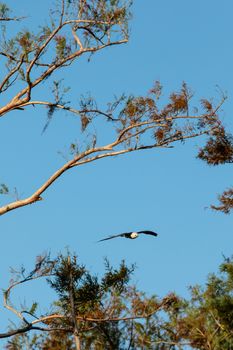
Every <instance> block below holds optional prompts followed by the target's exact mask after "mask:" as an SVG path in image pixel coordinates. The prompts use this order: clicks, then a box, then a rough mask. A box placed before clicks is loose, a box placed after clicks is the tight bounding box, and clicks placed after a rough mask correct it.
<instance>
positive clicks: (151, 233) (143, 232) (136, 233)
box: [98, 230, 158, 242]
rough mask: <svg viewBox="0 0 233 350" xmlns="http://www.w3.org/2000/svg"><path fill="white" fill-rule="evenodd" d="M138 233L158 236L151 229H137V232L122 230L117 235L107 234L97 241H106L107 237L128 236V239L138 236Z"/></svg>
mask: <svg viewBox="0 0 233 350" xmlns="http://www.w3.org/2000/svg"><path fill="white" fill-rule="evenodd" d="M140 234H145V235H151V236H154V237H156V236H158V233H156V232H153V231H146V230H145V231H138V232H124V233H120V234H119V235H114V236H109V237H107V238H103V239H101V240H99V241H98V242H102V241H107V240H108V239H112V238H116V237H125V238H130V239H135V238H138V236H139V235H140Z"/></svg>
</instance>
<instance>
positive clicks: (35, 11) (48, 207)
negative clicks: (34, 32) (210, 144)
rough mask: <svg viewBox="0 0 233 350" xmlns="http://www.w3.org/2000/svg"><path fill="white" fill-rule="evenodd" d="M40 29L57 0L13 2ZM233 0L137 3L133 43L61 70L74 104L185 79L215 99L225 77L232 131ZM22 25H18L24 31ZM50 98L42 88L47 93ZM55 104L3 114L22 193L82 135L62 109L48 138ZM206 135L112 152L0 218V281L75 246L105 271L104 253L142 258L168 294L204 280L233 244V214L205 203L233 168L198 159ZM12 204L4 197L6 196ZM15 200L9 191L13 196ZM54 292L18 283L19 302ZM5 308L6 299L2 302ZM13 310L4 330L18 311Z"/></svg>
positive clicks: (154, 283) (5, 170)
mask: <svg viewBox="0 0 233 350" xmlns="http://www.w3.org/2000/svg"><path fill="white" fill-rule="evenodd" d="M6 2H7V4H8V6H9V7H11V8H14V12H15V13H18V14H19V15H22V16H24V15H25V16H31V17H28V19H26V21H25V24H24V27H29V28H35V27H36V23H38V24H39V23H40V22H41V21H43V19H44V18H45V14H46V9H47V7H48V4H50V3H53V1H47V0H41V1H29V0H21V1H18V2H16V1H15V0H8V1H6ZM232 13H233V3H232V1H230V0H223V1H221V2H220V1H218V0H205V1H203V0H195V1H194V0H189V1H187V0H175V1H174V0H143V1H142V0H141V1H140V0H137V1H135V4H134V6H133V19H132V22H131V37H130V42H129V44H127V45H125V46H121V47H114V48H110V49H107V50H105V51H102V52H101V53H98V54H96V55H95V56H94V57H93V58H92V60H91V62H90V63H87V62H86V61H85V60H83V59H82V60H81V61H80V62H77V63H76V64H75V65H74V66H73V68H69V69H67V70H66V71H64V72H63V77H64V78H65V79H66V81H67V85H70V86H72V90H71V96H72V98H73V101H74V104H75V103H77V101H78V99H79V97H80V96H81V94H83V93H84V94H85V93H87V92H91V93H92V95H93V96H95V97H96V99H97V101H99V105H100V106H101V105H102V106H104V103H106V102H108V101H111V99H112V97H113V96H114V95H119V94H121V93H122V92H125V93H128V94H131V93H133V94H135V95H145V94H146V93H147V91H148V90H149V89H150V88H151V87H152V84H153V82H154V81H155V80H160V81H161V83H162V84H163V85H164V87H165V93H164V98H165V96H166V94H169V92H171V91H173V90H177V89H178V88H179V86H180V85H181V83H182V82H183V81H186V82H187V83H188V85H189V86H190V87H191V88H192V90H193V91H194V92H195V94H196V97H197V98H203V97H207V98H209V97H211V96H213V97H215V99H218V98H220V96H219V94H218V89H217V88H216V85H218V86H219V87H220V88H221V89H222V90H224V91H226V92H227V94H228V100H227V101H226V103H225V104H224V106H223V110H222V112H221V114H222V119H223V121H224V125H226V127H227V128H228V129H229V130H230V131H231V132H233V122H232V114H233V69H232V67H233V64H232V62H233V41H232V33H233V22H232ZM19 28H20V24H19V23H17V24H15V25H12V30H13V31H16V30H19ZM38 93H40V94H41V92H39V91H38ZM45 121H46V111H45V110H43V109H41V108H38V109H37V108H35V109H28V111H26V112H20V111H19V112H12V113H10V114H8V115H7V116H6V117H4V118H2V119H1V120H0V127H1V138H0V148H1V154H0V162H1V172H0V183H6V184H7V185H9V187H10V188H14V187H16V188H17V190H18V192H19V194H21V195H22V197H25V196H27V195H29V194H31V193H32V192H33V191H34V190H35V189H36V188H37V187H38V186H40V185H41V184H42V183H43V182H44V181H45V180H46V179H47V177H48V176H50V175H51V174H52V173H53V172H54V171H55V170H56V169H57V168H58V167H60V166H61V165H62V164H63V162H64V159H63V158H62V156H61V155H60V154H59V153H58V152H59V151H61V152H65V150H66V149H67V148H68V147H69V144H70V143H71V142H73V141H74V140H75V139H76V138H77V137H78V125H77V123H76V120H75V118H74V117H72V116H68V115H67V114H63V113H60V112H59V113H57V114H56V115H55V116H54V119H53V120H52V122H51V125H50V126H49V128H48V130H47V131H46V133H44V134H43V135H41V131H42V128H43V126H44V124H45ZM200 142H201V140H197V139H195V140H193V141H191V142H187V143H186V144H185V145H176V147H175V148H173V149H167V150H159V149H155V150H151V151H147V152H141V153H139V152H138V153H134V154H129V155H126V156H122V157H119V158H115V159H113V158H111V159H105V160H102V161H99V162H97V163H91V164H88V165H85V166H83V167H79V168H76V169H73V170H72V171H70V172H69V173H66V174H65V175H64V176H63V177H62V178H60V179H59V180H58V181H57V182H56V183H55V184H54V185H53V186H52V187H51V188H50V189H49V190H48V191H47V192H46V193H45V194H44V195H43V197H44V200H43V201H41V202H39V203H37V204H33V205H31V206H27V207H25V208H22V209H18V210H16V211H12V212H10V213H8V214H6V215H4V216H2V217H1V218H0V220H1V223H0V225H1V226H0V227H1V228H0V231H1V236H2V239H1V245H0V256H1V264H0V287H1V288H6V287H7V285H8V280H9V279H10V273H9V267H10V266H13V267H18V266H21V265H22V264H24V265H25V266H26V267H28V268H29V269H30V268H32V267H33V262H34V259H35V256H36V255H38V254H41V253H43V252H44V251H48V250H50V251H51V254H52V256H55V255H56V254H57V253H59V252H64V251H65V248H66V247H69V248H70V249H71V250H72V251H75V252H77V254H78V256H79V257H80V262H81V263H83V264H86V265H87V267H88V268H89V269H90V270H91V271H92V272H93V273H97V274H101V272H102V271H103V258H104V257H107V258H108V259H109V260H110V262H111V263H113V264H114V265H116V264H118V263H119V262H120V261H121V260H122V259H125V260H126V262H127V263H129V264H130V263H136V265H137V267H138V268H137V270H136V271H135V274H134V277H133V281H134V282H135V283H136V284H137V285H138V287H139V288H140V289H141V290H144V291H146V292H148V293H149V294H157V295H159V296H161V297H162V296H165V294H166V293H168V292H170V291H176V292H177V293H179V294H181V295H183V296H186V295H187V287H188V286H189V285H192V284H196V283H204V281H205V279H206V276H207V274H208V273H210V272H214V271H216V270H217V268H218V265H219V264H220V263H221V261H222V254H224V255H225V256H230V255H231V254H232V253H233V251H232V247H233V229H232V227H233V216H232V215H229V216H226V215H224V214H221V213H216V212H213V211H211V210H209V209H205V207H207V206H208V205H210V204H213V203H216V202H217V200H216V198H217V194H218V193H221V192H222V191H223V190H225V189H226V188H227V187H230V186H232V185H233V181H232V174H233V168H232V166H230V165H224V166H219V167H214V168H212V167H208V166H207V165H206V164H205V163H203V162H201V161H200V160H197V159H196V158H195V157H196V154H197V151H198V147H199V146H200ZM3 200H5V199H4V198H3ZM10 200H11V199H10ZM141 229H152V230H155V231H157V232H158V233H159V236H158V237H157V238H156V239H154V238H153V237H141V238H140V239H137V240H134V241H131V240H124V239H120V238H119V239H116V240H110V241H107V242H103V243H98V244H97V243H96V241H97V240H98V239H101V238H103V237H105V236H108V235H111V234H117V233H119V232H127V231H130V230H141ZM48 295H50V294H49V292H48V289H47V288H44V287H42V286H41V285H40V284H38V283H35V284H34V285H33V284H31V285H30V286H28V289H26V288H21V289H20V288H19V290H18V294H17V293H15V294H14V296H15V301H16V303H19V302H23V301H24V300H25V299H29V300H32V301H33V300H36V299H38V298H39V299H41V300H42V305H45V306H46V305H48V304H47V301H48V300H50V297H48ZM0 310H1V311H2V310H3V308H2V305H1V306H0ZM10 317H11V315H10V314H9V313H6V312H4V317H1V320H0V331H2V330H3V329H4V327H5V325H6V323H7V318H10Z"/></svg>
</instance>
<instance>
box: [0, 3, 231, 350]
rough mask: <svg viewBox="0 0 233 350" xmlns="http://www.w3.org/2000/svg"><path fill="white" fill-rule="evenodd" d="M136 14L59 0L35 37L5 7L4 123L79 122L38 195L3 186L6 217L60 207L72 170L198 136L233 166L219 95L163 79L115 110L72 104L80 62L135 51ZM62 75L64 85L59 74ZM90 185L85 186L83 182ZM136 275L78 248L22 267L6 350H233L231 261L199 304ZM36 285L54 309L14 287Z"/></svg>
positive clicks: (88, 99) (209, 159)
mask: <svg viewBox="0 0 233 350" xmlns="http://www.w3.org/2000/svg"><path fill="white" fill-rule="evenodd" d="M131 18H132V1H131V0H59V1H56V2H55V4H54V5H53V7H52V8H51V10H50V12H49V13H48V14H47V18H46V20H45V21H44V22H42V20H41V22H40V23H39V24H38V28H37V29H33V30H31V29H28V28H27V27H25V24H24V23H25V22H26V23H27V18H25V17H24V16H20V15H18V14H17V13H14V11H13V10H11V9H10V8H9V7H8V5H7V4H5V3H0V22H1V28H0V31H1V34H0V46H1V47H0V58H1V62H2V69H1V72H0V94H1V97H2V104H1V107H0V117H1V118H3V117H4V119H6V118H7V117H8V118H10V117H11V114H12V113H14V115H15V116H17V117H18V118H19V119H20V118H21V117H22V115H23V114H24V113H25V112H26V111H27V110H29V111H30V112H31V114H32V115H33V114H34V113H35V111H37V110H38V109H39V108H42V109H44V110H45V114H46V121H45V123H44V125H43V130H42V136H44V135H45V133H47V132H48V128H51V127H52V125H50V124H51V121H52V120H53V118H54V117H55V115H56V113H58V112H64V113H66V115H72V116H73V117H75V122H76V123H77V138H76V140H72V139H71V140H70V141H69V142H70V143H69V145H68V152H67V154H65V156H64V155H62V156H63V157H62V165H58V166H57V165H55V166H56V168H55V170H54V167H52V166H51V170H50V168H49V176H48V175H47V174H48V173H47V169H46V171H45V169H43V168H42V169H41V170H42V172H43V171H44V172H45V174H46V175H45V179H44V180H42V181H41V183H40V184H39V185H38V182H37V181H35V178H36V175H37V174H35V176H34V177H33V178H31V179H30V182H31V183H32V182H33V188H34V190H32V191H31V193H30V194H29V195H28V194H26V195H25V194H24V193H22V194H21V192H20V194H19V191H18V188H15V190H13V191H12V189H11V188H12V186H11V184H9V183H8V182H2V183H1V184H0V195H1V198H3V197H5V200H6V202H4V204H1V207H0V216H3V215H5V214H7V213H9V212H11V211H14V210H16V209H19V208H21V207H27V206H29V205H31V204H35V206H36V205H37V202H41V205H42V206H43V204H44V202H45V201H49V200H50V198H49V192H48V189H50V188H53V187H54V184H55V183H56V182H57V181H58V180H59V179H61V178H62V177H65V176H66V174H67V173H68V171H70V172H75V171H76V170H77V169H78V167H80V166H81V165H84V164H89V163H90V164H91V163H93V162H95V163H96V162H97V161H98V160H100V159H104V158H109V159H111V158H112V157H118V156H121V155H124V154H131V153H137V151H144V152H146V151H151V152H156V151H157V152H158V151H159V150H164V151H168V150H169V152H174V154H175V152H176V150H175V149H174V148H175V145H176V144H177V143H181V144H185V143H186V142H188V141H189V140H192V139H193V140H196V142H198V145H199V146H198V151H197V155H196V157H197V158H198V159H200V160H202V161H204V162H206V163H207V164H208V165H210V166H217V165H218V166H220V165H223V164H231V163H232V162H233V137H232V135H231V133H230V132H229V131H228V130H227V128H226V127H225V124H224V121H223V118H222V116H221V113H222V106H223V105H224V103H225V101H226V99H227V96H226V94H225V93H222V92H221V93H219V94H218V96H217V98H215V99H212V98H203V97H200V98H198V97H196V95H195V94H194V92H193V91H192V89H191V88H190V87H189V85H188V84H187V83H186V82H183V83H182V84H181V86H180V88H179V89H176V90H175V91H170V93H168V94H167V95H166V94H165V92H164V87H163V84H162V83H161V82H160V81H158V80H155V81H154V84H153V85H152V86H151V87H150V88H149V89H148V88H147V89H146V90H148V92H147V93H145V94H144V95H133V94H125V93H124V91H123V92H122V94H121V95H120V96H115V97H114V98H113V99H112V100H111V101H109V102H108V103H107V105H106V106H105V107H103V106H102V103H99V102H98V101H97V99H95V98H94V97H93V96H92V95H91V93H90V94H84V95H81V94H80V96H79V103H77V101H75V100H74V98H73V95H72V93H71V92H72V89H74V88H75V86H76V83H77V82H76V81H75V80H74V81H73V85H72V86H69V85H67V84H66V78H67V75H68V74H69V72H70V68H71V67H73V66H74V65H75V64H76V63H79V62H80V61H81V59H86V60H87V61H90V60H93V59H94V55H95V54H96V53H98V52H102V51H104V50H106V49H107V48H108V49H111V50H112V49H113V46H114V47H116V46H119V45H123V44H126V43H127V42H128V40H129V35H130V20H131ZM13 23H17V33H14V31H12V27H11V25H12V24H13ZM58 73H59V74H60V76H61V75H63V77H64V78H63V79H60V76H59V78H58V75H57V74H58ZM103 93H104V92H103ZM68 122H69V120H68V119H67V123H68ZM22 142H25V140H22ZM199 142H200V144H199ZM16 147H17V146H16ZM46 151H48V150H46ZM17 157H24V154H17ZM54 164H56V162H54ZM49 166H50V165H49ZM52 169H53V170H52ZM26 171H27V170H26ZM14 175H15V177H16V179H17V174H14ZM84 182H85V180H81V181H80V186H83V184H84ZM31 183H30V185H31ZM174 185H175V184H174ZM165 187H166V186H165V185H164V188H165ZM26 190H27V189H26ZM122 196H124V194H122ZM164 196H165V197H166V196H167V194H166V193H165V195H164ZM12 197H13V198H12ZM61 200H62V199H61ZM219 201H220V203H219V205H216V204H213V205H212V206H211V208H212V209H213V210H217V211H221V212H223V213H226V214H228V213H230V211H231V210H232V209H233V189H232V188H229V189H227V190H225V191H224V193H223V194H221V195H220V196H219ZM108 205H109V206H110V205H111V203H109V204H108ZM25 210H29V208H25ZM104 210H105V208H103V212H104ZM181 212H182V210H181ZM42 220H43V218H42ZM76 220H77V218H75V219H74V226H75V221H76ZM148 229H149V228H148ZM64 234H66V232H65V233H64ZM47 249H48V247H47V246H46V250H47ZM9 264H10V261H9ZM134 271H135V266H134V265H132V266H129V264H126V262H125V261H122V262H121V264H120V265H119V266H118V267H117V268H116V267H114V266H112V265H111V262H109V261H108V259H106V260H105V271H104V272H103V274H102V275H101V276H99V275H94V274H92V273H91V272H90V271H89V270H88V269H87V267H86V266H84V265H82V264H81V263H80V262H79V258H78V257H77V256H76V254H75V253H74V254H71V253H70V252H68V253H67V254H62V253H61V254H59V255H58V256H57V257H55V258H51V256H50V254H48V253H45V254H41V255H39V256H38V257H37V258H36V262H35V265H34V267H33V269H32V270H30V271H27V269H26V268H24V267H21V268H19V269H17V270H14V271H13V276H12V279H11V280H10V283H9V285H8V287H6V288H5V290H4V292H3V303H4V307H5V308H6V309H7V310H8V311H10V312H11V313H13V314H14V315H15V316H16V318H17V319H18V322H16V324H13V325H11V326H10V327H9V329H8V330H7V331H5V332H3V331H1V333H0V338H1V339H5V338H6V339H7V343H6V346H5V348H6V349H8V350H16V349H26V348H29V349H55V350H56V349H70V350H73V349H76V350H80V349H86V350H88V349H97V350H104V349H106V350H108V349H109V350H114V349H115V350H126V349H128V350H129V349H156V350H157V349H158V350H176V349H177V350H178V349H179V350H182V349H184V350H185V349H186V347H187V346H189V347H190V348H193V349H200V350H220V349H221V350H225V349H226V350H228V349H230V348H231V346H232V345H233V344H232V343H233V339H232V306H233V301H232V288H233V280H232V279H233V260H232V259H230V258H229V259H228V258H224V261H223V263H222V264H221V266H220V273H219V274H212V275H210V276H209V277H208V279H207V283H206V285H205V286H203V287H200V286H194V287H191V288H190V298H183V297H181V296H178V295H177V294H176V293H174V292H171V293H168V294H167V295H166V296H164V297H159V296H157V295H152V296H148V295H147V293H145V291H141V290H140V289H139V288H138V287H137V286H135V283H133V282H132V280H131V277H132V274H133V273H134ZM35 280H43V281H44V283H45V284H46V285H47V286H49V287H50V288H51V290H53V292H54V294H55V296H56V297H55V300H54V302H52V304H51V305H50V307H49V310H44V309H43V306H41V305H39V303H38V302H37V301H35V302H33V303H32V304H31V305H26V306H25V305H20V306H18V304H17V302H13V300H14V293H13V291H15V290H16V289H17V288H18V287H19V286H21V285H27V284H28V283H30V284H32V283H33V282H34V281H35ZM155 292H156V291H155ZM42 310H43V311H42Z"/></svg>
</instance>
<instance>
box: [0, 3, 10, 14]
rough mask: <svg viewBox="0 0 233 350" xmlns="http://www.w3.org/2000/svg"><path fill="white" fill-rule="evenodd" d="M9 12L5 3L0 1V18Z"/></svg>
mask: <svg viewBox="0 0 233 350" xmlns="http://www.w3.org/2000/svg"><path fill="white" fill-rule="evenodd" d="M9 13H10V9H9V7H8V6H7V5H6V4H5V3H2V2H0V18H6V17H8V16H9Z"/></svg>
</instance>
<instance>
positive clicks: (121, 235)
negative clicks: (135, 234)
mask: <svg viewBox="0 0 233 350" xmlns="http://www.w3.org/2000/svg"><path fill="white" fill-rule="evenodd" d="M124 236H125V233H120V234H119V235H113V236H109V237H107V238H103V239H100V240H99V241H98V242H102V241H107V240H108V239H112V238H116V237H124Z"/></svg>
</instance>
